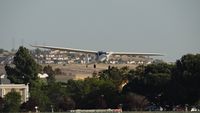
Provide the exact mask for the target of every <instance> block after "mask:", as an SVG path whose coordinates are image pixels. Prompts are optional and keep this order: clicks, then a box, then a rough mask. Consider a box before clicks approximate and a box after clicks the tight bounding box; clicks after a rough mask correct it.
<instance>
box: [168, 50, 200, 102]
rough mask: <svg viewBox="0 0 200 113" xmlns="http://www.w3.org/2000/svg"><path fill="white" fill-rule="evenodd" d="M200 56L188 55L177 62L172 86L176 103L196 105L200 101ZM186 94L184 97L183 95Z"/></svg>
mask: <svg viewBox="0 0 200 113" xmlns="http://www.w3.org/2000/svg"><path fill="white" fill-rule="evenodd" d="M199 81H200V54H196V55H193V54H187V55H184V56H182V58H181V59H180V60H177V61H176V67H175V69H174V70H173V75H172V84H173V87H171V88H173V90H174V91H176V92H177V93H176V94H174V95H173V96H175V97H174V98H176V103H179V104H186V103H187V104H194V103H196V102H198V101H199V100H200V89H199V86H200V82H199ZM181 94H184V95H181Z"/></svg>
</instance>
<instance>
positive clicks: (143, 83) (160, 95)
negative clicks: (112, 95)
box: [123, 63, 173, 105]
mask: <svg viewBox="0 0 200 113" xmlns="http://www.w3.org/2000/svg"><path fill="white" fill-rule="evenodd" d="M172 69H173V65H169V64H166V63H156V64H150V65H147V66H145V67H141V66H140V67H138V68H136V70H135V71H132V70H131V71H129V78H130V81H129V83H128V84H127V85H126V86H125V87H124V88H123V93H124V94H127V93H129V92H134V93H137V94H140V95H144V96H145V97H146V98H148V100H149V101H151V102H153V103H155V104H157V105H161V104H163V103H165V101H167V99H166V97H165V96H167V95H166V92H167V90H166V89H167V88H168V84H169V82H170V80H171V70H172Z"/></svg>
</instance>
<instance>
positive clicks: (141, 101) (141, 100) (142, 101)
mask: <svg viewBox="0 0 200 113" xmlns="http://www.w3.org/2000/svg"><path fill="white" fill-rule="evenodd" d="M148 104H149V101H148V100H147V98H146V97H145V96H142V95H138V94H135V93H127V94H126V95H125V97H124V103H123V109H124V110H126V111H144V110H145V108H146V107H147V106H148Z"/></svg>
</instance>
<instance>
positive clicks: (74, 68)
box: [43, 63, 137, 82]
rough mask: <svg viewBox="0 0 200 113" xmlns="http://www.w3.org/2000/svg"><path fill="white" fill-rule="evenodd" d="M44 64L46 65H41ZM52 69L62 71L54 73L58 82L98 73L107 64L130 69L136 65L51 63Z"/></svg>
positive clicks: (106, 66) (105, 67) (106, 67)
mask: <svg viewBox="0 0 200 113" xmlns="http://www.w3.org/2000/svg"><path fill="white" fill-rule="evenodd" d="M43 66H46V65H43ZM50 66H52V68H53V69H56V68H59V69H61V71H62V74H61V75H56V76H55V77H56V80H57V81H60V82H66V81H67V80H69V79H74V80H79V79H84V78H87V77H92V74H93V73H98V72H99V71H102V70H105V69H108V66H111V67H112V66H114V67H118V68H121V67H124V66H128V67H129V68H130V69H134V68H135V67H136V66H137V65H133V64H103V63H102V64H96V68H94V66H93V65H88V67H86V65H85V64H66V65H61V64H51V65H50Z"/></svg>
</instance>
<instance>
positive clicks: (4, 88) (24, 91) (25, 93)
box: [0, 84, 29, 103]
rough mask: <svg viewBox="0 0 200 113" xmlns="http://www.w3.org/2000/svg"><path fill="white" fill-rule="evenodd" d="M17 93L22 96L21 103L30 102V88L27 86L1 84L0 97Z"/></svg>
mask: <svg viewBox="0 0 200 113" xmlns="http://www.w3.org/2000/svg"><path fill="white" fill-rule="evenodd" d="M13 90H14V91H16V92H18V93H19V94H20V95H21V103H23V102H26V101H28V98H29V87H28V85H25V84H0V96H1V97H2V98H4V96H5V95H6V94H7V93H9V92H11V91H13Z"/></svg>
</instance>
